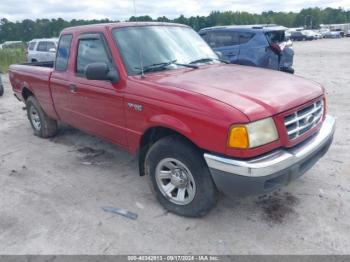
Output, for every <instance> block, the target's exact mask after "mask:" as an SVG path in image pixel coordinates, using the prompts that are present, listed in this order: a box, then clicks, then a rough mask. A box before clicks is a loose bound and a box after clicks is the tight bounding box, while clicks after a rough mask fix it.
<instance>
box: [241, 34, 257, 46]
mask: <svg viewBox="0 0 350 262" xmlns="http://www.w3.org/2000/svg"><path fill="white" fill-rule="evenodd" d="M253 36H254V34H253V33H240V34H239V44H245V43H248V42H249V41H250V39H252V38H253Z"/></svg>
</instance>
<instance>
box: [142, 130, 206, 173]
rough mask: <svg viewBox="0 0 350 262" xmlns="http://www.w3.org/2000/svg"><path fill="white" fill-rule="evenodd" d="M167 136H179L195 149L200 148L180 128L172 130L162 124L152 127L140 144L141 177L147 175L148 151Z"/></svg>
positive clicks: (145, 133) (146, 131)
mask: <svg viewBox="0 0 350 262" xmlns="http://www.w3.org/2000/svg"><path fill="white" fill-rule="evenodd" d="M167 136H177V137H179V138H181V139H183V140H184V141H186V142H187V143H189V144H191V145H193V146H194V147H196V148H199V147H198V146H197V145H196V144H195V143H194V142H193V141H192V140H191V139H190V138H189V137H188V133H186V132H183V130H179V129H178V128H172V127H169V126H165V125H160V124H158V125H154V126H151V127H149V128H148V129H147V130H145V132H144V133H143V135H142V136H141V139H140V142H139V150H138V165H139V173H140V176H143V175H145V168H144V162H145V158H146V155H147V152H148V150H149V149H150V148H151V146H152V145H153V144H154V143H156V142H157V141H158V140H159V139H162V138H164V137H167Z"/></svg>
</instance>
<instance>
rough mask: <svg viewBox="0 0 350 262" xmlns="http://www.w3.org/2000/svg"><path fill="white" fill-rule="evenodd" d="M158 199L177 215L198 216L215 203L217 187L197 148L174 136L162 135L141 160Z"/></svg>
mask: <svg viewBox="0 0 350 262" xmlns="http://www.w3.org/2000/svg"><path fill="white" fill-rule="evenodd" d="M145 169H146V174H149V175H150V178H151V181H152V185H153V188H154V190H155V192H156V196H157V199H158V200H159V202H160V203H161V204H162V205H163V206H164V208H166V209H167V210H169V211H170V212H173V213H176V214H178V215H181V216H187V217H200V216H203V215H205V214H206V213H208V212H209V211H210V210H211V209H212V208H213V207H214V206H215V203H216V199H217V190H216V187H215V185H214V182H213V180H212V178H211V175H210V172H209V169H208V167H207V165H206V163H205V161H204V159H203V157H202V155H201V154H200V152H199V150H198V149H197V148H195V147H194V146H193V145H191V144H190V143H188V142H186V141H184V140H183V139H181V138H179V137H177V136H170V137H165V138H163V139H161V140H159V141H158V142H156V143H155V144H154V145H153V146H152V147H151V149H150V150H149V152H148V154H147V156H146V161H145Z"/></svg>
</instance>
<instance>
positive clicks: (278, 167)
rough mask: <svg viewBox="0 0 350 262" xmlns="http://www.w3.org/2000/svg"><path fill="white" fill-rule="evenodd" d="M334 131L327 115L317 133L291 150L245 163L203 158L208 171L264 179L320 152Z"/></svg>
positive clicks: (332, 123)
mask: <svg viewBox="0 0 350 262" xmlns="http://www.w3.org/2000/svg"><path fill="white" fill-rule="evenodd" d="M334 131H335V119H334V117H332V116H329V115H327V116H326V118H325V120H324V122H323V123H322V126H321V129H320V130H319V131H318V133H316V134H315V135H314V136H313V137H311V138H309V139H308V140H306V141H304V142H302V143H301V144H299V145H297V146H295V147H293V148H290V149H280V150H277V151H274V152H272V153H270V154H267V155H264V156H262V157H258V158H254V159H250V160H247V161H244V160H235V159H232V158H224V157H220V156H216V155H212V154H207V153H205V154H204V158H205V161H206V162H207V164H208V166H209V168H210V169H214V170H218V171H222V172H225V173H230V174H235V175H239V176H245V177H265V176H269V175H272V174H276V173H278V172H279V171H282V170H285V169H288V168H289V167H292V166H293V165H295V164H297V163H299V162H302V161H303V160H305V159H307V158H308V157H309V156H310V155H312V154H314V153H315V152H317V151H318V150H321V149H322V148H323V147H324V146H325V145H326V144H327V143H330V142H331V139H332V138H333V134H334Z"/></svg>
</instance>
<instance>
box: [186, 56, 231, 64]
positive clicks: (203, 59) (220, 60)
mask: <svg viewBox="0 0 350 262" xmlns="http://www.w3.org/2000/svg"><path fill="white" fill-rule="evenodd" d="M213 61H219V62H221V63H225V64H230V62H229V61H226V60H223V59H219V58H210V57H205V58H200V59H197V60H194V61H192V62H190V64H198V63H208V62H213Z"/></svg>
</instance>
